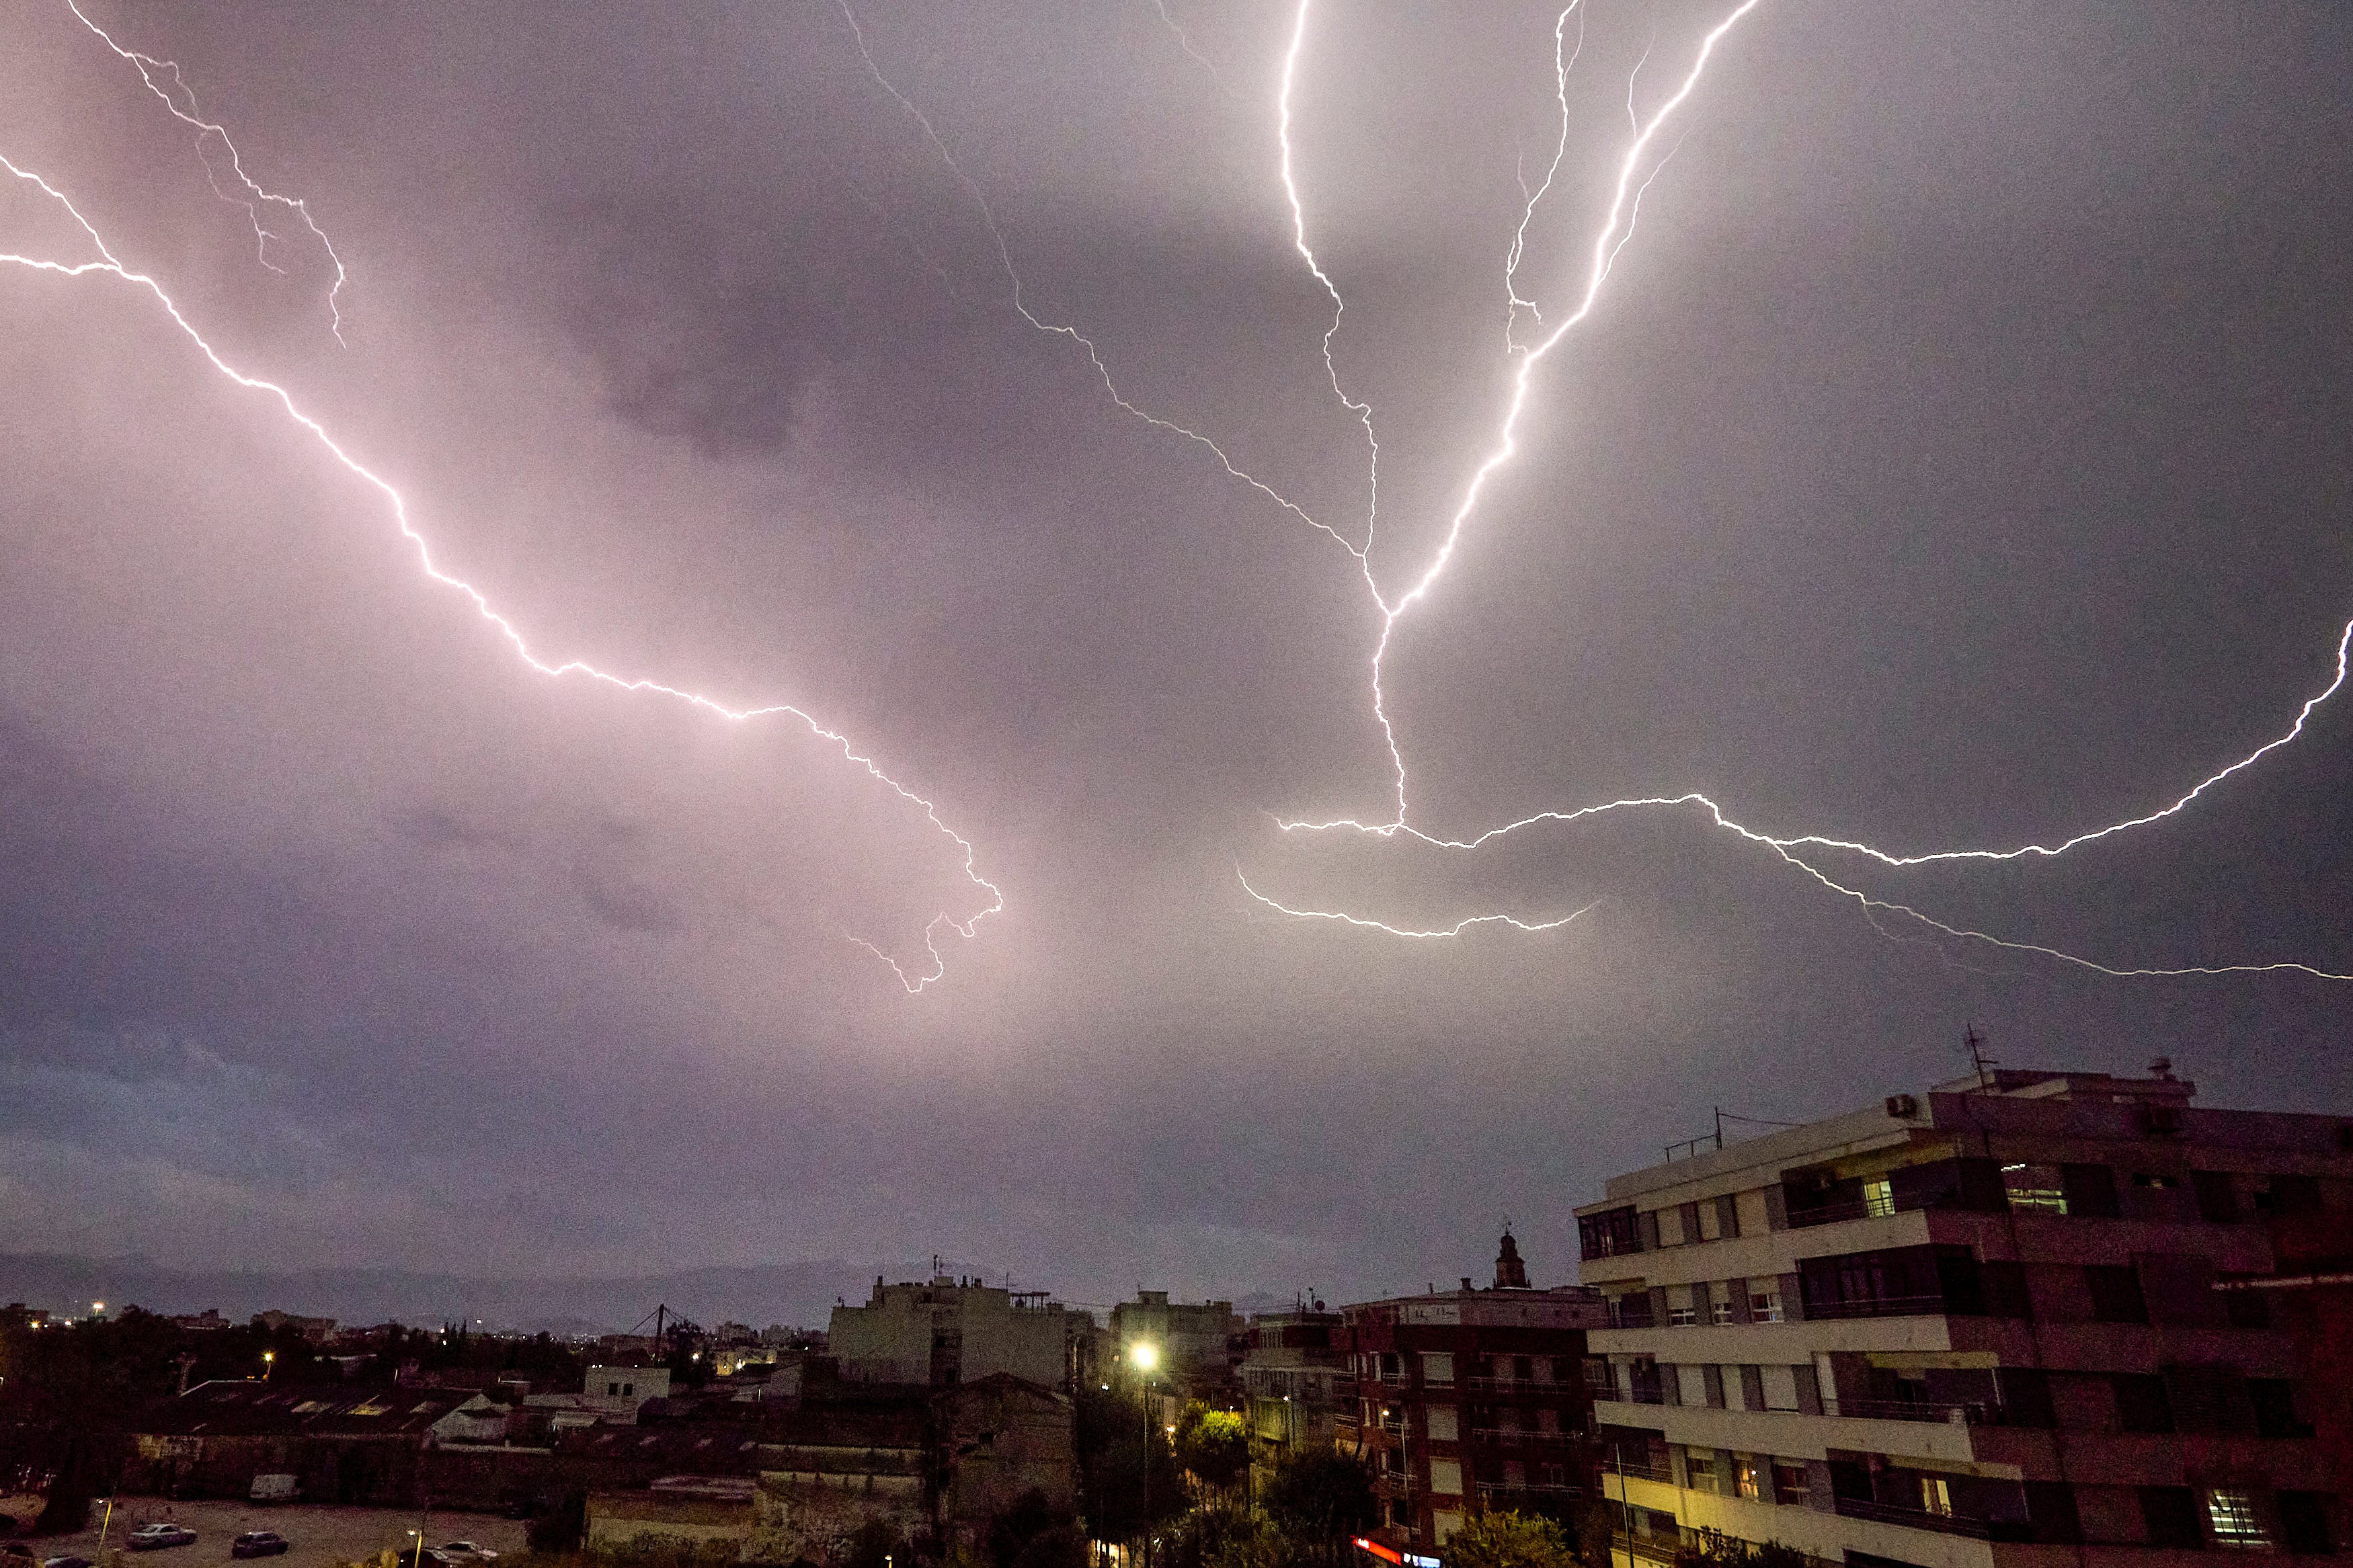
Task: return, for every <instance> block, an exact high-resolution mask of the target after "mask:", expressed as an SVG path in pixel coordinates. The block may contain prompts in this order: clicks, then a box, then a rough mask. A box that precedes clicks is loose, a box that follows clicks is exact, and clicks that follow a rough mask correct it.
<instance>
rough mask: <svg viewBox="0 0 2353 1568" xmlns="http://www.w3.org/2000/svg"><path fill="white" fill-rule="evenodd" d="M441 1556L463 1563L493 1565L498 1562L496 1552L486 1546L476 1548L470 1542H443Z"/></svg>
mask: <svg viewBox="0 0 2353 1568" xmlns="http://www.w3.org/2000/svg"><path fill="white" fill-rule="evenodd" d="M441 1555H442V1556H444V1557H454V1558H456V1559H458V1560H459V1561H460V1562H464V1563H495V1562H497V1561H498V1560H499V1554H498V1553H497V1552H493V1551H491V1549H490V1548H489V1547H487V1546H477V1545H475V1544H474V1543H473V1542H470V1541H445V1542H442V1543H441Z"/></svg>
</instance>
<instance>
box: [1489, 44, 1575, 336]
mask: <svg viewBox="0 0 2353 1568" xmlns="http://www.w3.org/2000/svg"><path fill="white" fill-rule="evenodd" d="M1582 4H1583V0H1569V6H1568V9H1567V10H1566V11H1563V12H1562V13H1561V14H1560V15H1559V16H1558V17H1556V18H1555V20H1554V22H1553V25H1552V74H1553V93H1554V96H1555V97H1556V99H1557V100H1558V101H1559V104H1560V138H1559V140H1558V141H1556V142H1554V143H1553V149H1552V163H1550V164H1548V165H1547V166H1546V169H1545V176H1544V179H1543V180H1542V181H1541V182H1540V183H1539V184H1537V186H1536V188H1535V190H1534V191H1529V190H1528V188H1527V186H1526V185H1525V184H1522V185H1521V186H1520V190H1521V192H1522V194H1523V195H1525V196H1526V198H1527V204H1526V205H1525V206H1523V207H1522V208H1521V209H1520V226H1519V227H1518V228H1517V229H1516V230H1514V232H1513V234H1512V247H1511V249H1510V250H1508V251H1506V252H1505V253H1504V298H1505V300H1507V301H1508V302H1507V304H1506V305H1505V307H1504V309H1505V315H1504V353H1506V354H1509V353H1516V352H1517V351H1518V349H1519V346H1520V345H1519V342H1518V337H1519V327H1520V312H1521V311H1523V310H1525V311H1526V312H1527V313H1528V317H1529V319H1530V320H1532V321H1535V324H1536V325H1537V326H1539V327H1541V326H1543V325H1544V312H1543V311H1542V310H1539V309H1537V307H1536V302H1535V300H1523V299H1521V298H1520V258H1521V257H1523V256H1525V254H1526V253H1527V246H1528V225H1529V224H1530V223H1532V222H1534V221H1535V216H1536V207H1537V205H1539V204H1540V203H1542V202H1543V200H1544V199H1545V193H1546V192H1547V191H1549V190H1551V189H1552V182H1553V177H1554V176H1555V175H1556V174H1559V173H1560V165H1561V160H1563V159H1564V158H1566V157H1567V156H1568V73H1569V72H1570V71H1572V70H1574V69H1576V68H1577V57H1578V56H1579V55H1582V54H1583V53H1584V52H1585V13H1584V11H1583V10H1582V9H1581V8H1580V7H1581V5H1582ZM1571 16H1575V17H1576V18H1577V47H1576V48H1575V49H1573V50H1571V51H1570V52H1569V53H1568V55H1567V58H1563V57H1562V54H1561V47H1562V44H1563V42H1564V38H1563V35H1564V34H1565V33H1566V32H1567V28H1568V19H1569V17H1571Z"/></svg>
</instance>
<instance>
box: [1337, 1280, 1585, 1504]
mask: <svg viewBox="0 0 2353 1568" xmlns="http://www.w3.org/2000/svg"><path fill="white" fill-rule="evenodd" d="M1496 1276H1497V1279H1499V1280H1508V1281H1513V1282H1510V1283H1499V1284H1497V1285H1494V1286H1491V1287H1489V1288H1487V1289H1473V1288H1472V1283H1471V1281H1470V1280H1469V1279H1464V1280H1463V1281H1462V1284H1461V1289H1459V1290H1451V1291H1443V1292H1439V1291H1433V1292H1431V1293H1430V1294H1429V1295H1425V1296H1403V1297H1396V1298H1392V1299H1391V1300H1385V1301H1366V1302H1363V1303H1360V1304H1358V1305H1355V1306H1350V1307H1345V1308H1343V1309H1341V1315H1342V1319H1343V1321H1344V1322H1345V1329H1346V1344H1347V1351H1348V1355H1349V1367H1350V1371H1351V1372H1352V1373H1353V1374H1354V1377H1355V1391H1354V1392H1355V1395H1356V1409H1355V1410H1354V1411H1353V1412H1351V1413H1349V1414H1348V1415H1344V1416H1343V1417H1341V1418H1340V1420H1339V1421H1338V1422H1337V1424H1336V1436H1337V1440H1338V1441H1340V1442H1341V1444H1342V1445H1343V1446H1344V1447H1349V1448H1351V1449H1352V1450H1354V1451H1356V1452H1357V1453H1360V1454H1361V1455H1363V1457H1364V1458H1366V1460H1367V1461H1368V1462H1369V1463H1370V1464H1371V1466H1372V1468H1373V1476H1374V1487H1375V1490H1376V1492H1377V1496H1378V1498H1379V1500H1380V1506H1381V1510H1382V1521H1381V1524H1380V1526H1379V1527H1378V1528H1377V1531H1376V1532H1375V1534H1376V1537H1377V1539H1379V1540H1380V1541H1382V1542H1384V1543H1386V1544H1388V1545H1389V1546H1391V1547H1392V1548H1404V1547H1409V1546H1410V1547H1420V1548H1423V1549H1425V1550H1427V1549H1432V1548H1437V1547H1441V1546H1443V1545H1444V1544H1445V1543H1446V1542H1447V1541H1448V1539H1449V1538H1450V1537H1451V1536H1452V1535H1453V1533H1454V1532H1455V1531H1457V1530H1459V1529H1461V1526H1462V1522H1463V1521H1464V1520H1465V1519H1466V1518H1467V1517H1468V1516H1469V1515H1470V1513H1471V1512H1472V1510H1475V1509H1478V1508H1481V1507H1489V1508H1498V1509H1517V1510H1522V1511H1525V1512H1538V1513H1548V1514H1562V1513H1566V1512H1567V1510H1569V1509H1570V1507H1571V1506H1573V1505H1574V1504H1575V1503H1576V1502H1577V1501H1578V1500H1580V1499H1582V1498H1584V1497H1586V1496H1588V1495H1589V1490H1588V1489H1589V1488H1590V1486H1591V1484H1592V1477H1593V1463H1594V1461H1593V1449H1592V1446H1591V1442H1590V1430H1589V1429H1590V1425H1591V1411H1592V1405H1591V1399H1590V1395H1589V1394H1588V1389H1587V1386H1586V1384H1585V1381H1584V1376H1583V1368H1584V1363H1585V1357H1586V1354H1587V1335H1588V1332H1590V1331H1592V1330H1594V1329H1597V1328H1599V1327H1600V1326H1601V1325H1602V1324H1603V1323H1604V1322H1606V1321H1607V1318H1606V1315H1605V1313H1606V1309H1605V1308H1604V1306H1603V1304H1602V1302H1601V1300H1600V1298H1599V1294H1598V1293H1596V1292H1593V1291H1590V1290H1587V1289H1580V1288H1578V1287H1576V1286H1567V1287H1562V1288H1558V1289H1549V1290H1536V1289H1528V1288H1527V1286H1526V1284H1525V1280H1526V1275H1525V1272H1524V1271H1523V1269H1522V1267H1521V1264H1520V1261H1519V1255H1518V1250H1517V1247H1516V1245H1515V1244H1514V1243H1513V1242H1512V1240H1511V1238H1510V1237H1505V1238H1504V1256H1503V1257H1502V1258H1499V1259H1498V1260H1497V1267H1496Z"/></svg>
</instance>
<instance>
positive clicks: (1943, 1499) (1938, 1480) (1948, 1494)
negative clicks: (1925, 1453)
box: [1920, 1476, 1953, 1514]
mask: <svg viewBox="0 0 2353 1568" xmlns="http://www.w3.org/2000/svg"><path fill="white" fill-rule="evenodd" d="M1920 1509H1921V1511H1922V1512H1924V1513H1941V1514H1950V1513H1951V1512H1952V1511H1953V1490H1952V1489H1951V1488H1950V1487H1948V1486H1947V1485H1946V1484H1945V1478H1944V1477H1942V1476H1922V1477H1921V1478H1920Z"/></svg>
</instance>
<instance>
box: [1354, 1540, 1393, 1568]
mask: <svg viewBox="0 0 2353 1568" xmlns="http://www.w3.org/2000/svg"><path fill="white" fill-rule="evenodd" d="M1356 1550H1357V1551H1359V1552H1371V1553H1372V1554H1373V1555H1374V1556H1376V1557H1377V1558H1379V1559H1380V1560H1381V1561H1382V1562H1384V1563H1396V1564H1398V1568H1405V1554H1404V1553H1403V1552H1398V1551H1396V1550H1395V1549H1393V1548H1391V1547H1387V1546H1383V1545H1382V1544H1381V1543H1380V1542H1377V1541H1367V1540H1366V1539H1365V1538H1364V1537H1363V1536H1361V1535H1359V1536H1357V1537H1356Z"/></svg>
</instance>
